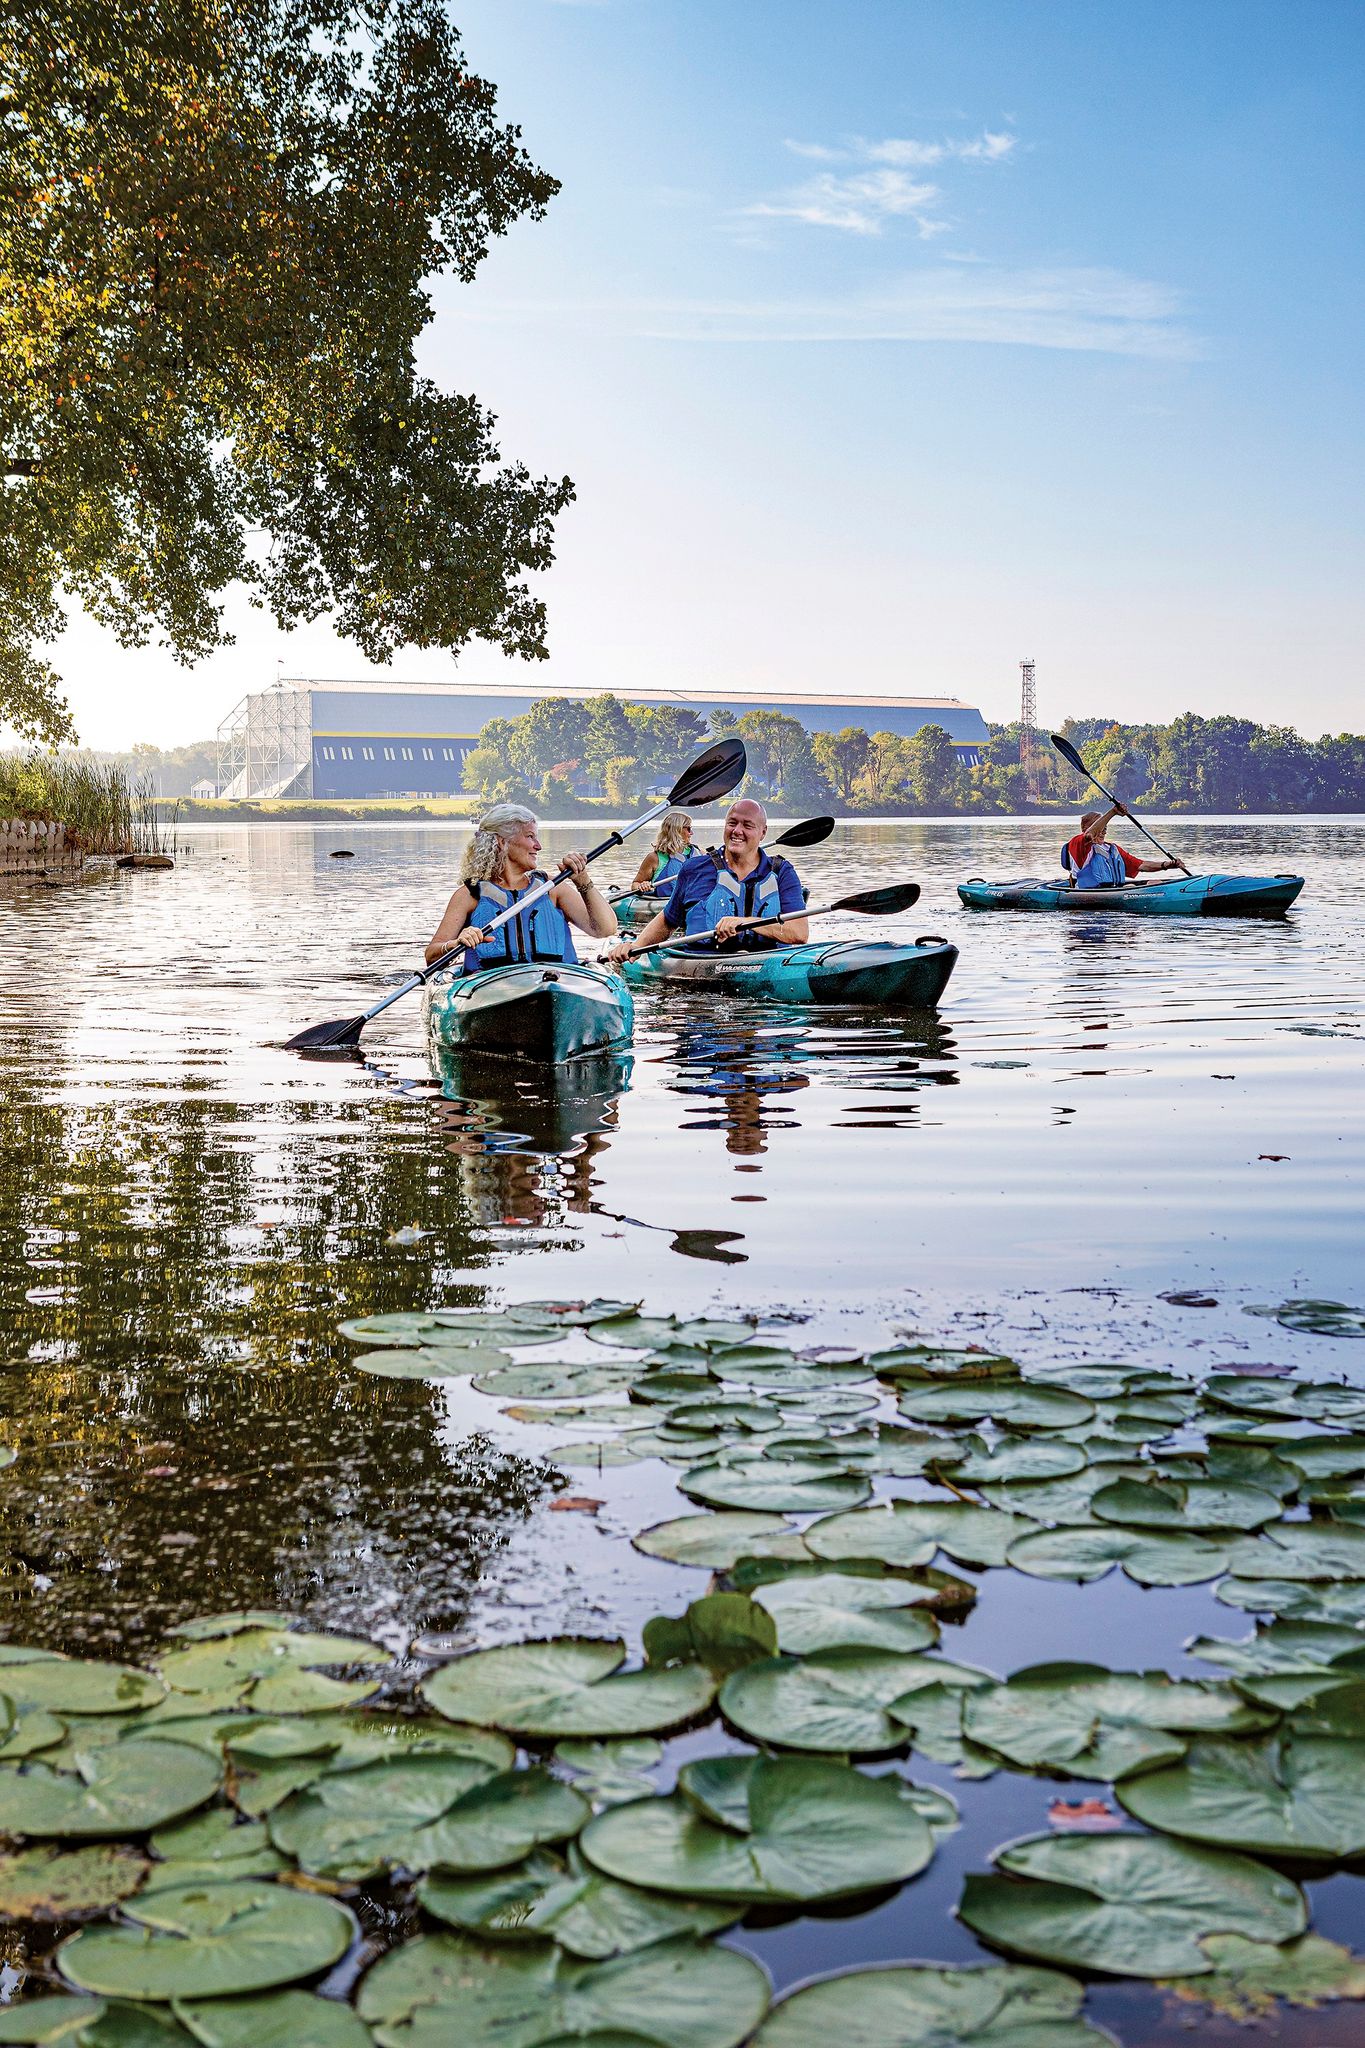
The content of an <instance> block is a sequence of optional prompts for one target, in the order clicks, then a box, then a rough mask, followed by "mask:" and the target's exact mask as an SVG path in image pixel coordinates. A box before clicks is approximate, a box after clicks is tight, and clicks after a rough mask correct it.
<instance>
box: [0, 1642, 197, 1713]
mask: <svg viewBox="0 0 1365 2048" xmlns="http://www.w3.org/2000/svg"><path fill="white" fill-rule="evenodd" d="M0 1693H3V1694H4V1696H5V1697H6V1698H7V1699H9V1700H10V1701H11V1702H12V1703H13V1704H14V1706H16V1707H19V1708H24V1707H41V1708H44V1709H45V1710H47V1711H48V1712H51V1713H58V1714H129V1713H133V1712H135V1711H136V1710H137V1709H138V1708H139V1707H152V1706H155V1705H156V1703H157V1701H158V1700H162V1699H164V1698H165V1696H166V1688H165V1686H164V1685H163V1684H162V1683H161V1681H160V1679H157V1678H153V1677H152V1675H151V1673H150V1672H148V1671H139V1670H137V1669H136V1668H135V1667H134V1666H133V1665H131V1664H101V1663H97V1662H95V1661H94V1660H93V1659H88V1658H84V1657H58V1656H55V1655H49V1654H48V1653H47V1652H46V1651H40V1652H38V1653H37V1654H36V1655H34V1656H31V1657H30V1656H25V1657H24V1658H22V1659H12V1658H6V1659H5V1660H4V1662H3V1664H2V1665H0Z"/></svg>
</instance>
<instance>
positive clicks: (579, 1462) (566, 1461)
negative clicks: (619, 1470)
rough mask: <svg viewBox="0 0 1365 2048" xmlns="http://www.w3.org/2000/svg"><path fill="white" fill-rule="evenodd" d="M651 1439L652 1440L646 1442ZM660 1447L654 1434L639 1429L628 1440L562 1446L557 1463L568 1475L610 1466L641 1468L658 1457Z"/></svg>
mask: <svg viewBox="0 0 1365 2048" xmlns="http://www.w3.org/2000/svg"><path fill="white" fill-rule="evenodd" d="M646 1438H648V1439H649V1441H646V1440H645V1439H646ZM659 1451H660V1446H659V1445H658V1443H657V1441H655V1440H654V1439H653V1434H652V1432H650V1431H643V1430H637V1431H636V1432H635V1433H634V1434H633V1435H632V1436H628V1437H603V1438H601V1439H600V1440H597V1441H594V1442H591V1443H579V1444H572V1443H570V1444H559V1445H557V1446H556V1447H555V1452H554V1461H555V1463H556V1465H558V1466H559V1467H560V1468H561V1469H562V1470H563V1471H565V1472H577V1471H583V1470H586V1471H589V1472H603V1471H605V1470H606V1469H607V1467H608V1466H610V1465H638V1464H639V1463H640V1462H641V1460H642V1459H644V1458H656V1457H658V1455H659Z"/></svg>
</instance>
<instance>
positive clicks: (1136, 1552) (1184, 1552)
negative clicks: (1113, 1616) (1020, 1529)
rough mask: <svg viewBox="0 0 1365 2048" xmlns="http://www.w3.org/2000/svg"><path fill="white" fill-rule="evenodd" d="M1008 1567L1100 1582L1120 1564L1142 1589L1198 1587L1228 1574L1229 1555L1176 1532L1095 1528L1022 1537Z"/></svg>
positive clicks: (1039, 1576) (1043, 1531) (1040, 1575)
mask: <svg viewBox="0 0 1365 2048" xmlns="http://www.w3.org/2000/svg"><path fill="white" fill-rule="evenodd" d="M1007 1562H1008V1563H1009V1564H1012V1565H1013V1566H1014V1567H1015V1569H1016V1570H1017V1571H1021V1572H1028V1573H1029V1575H1030V1576H1031V1577H1032V1578H1036V1579H1077V1580H1081V1581H1084V1580H1087V1579H1102V1578H1103V1577H1104V1575H1105V1573H1106V1572H1110V1571H1112V1570H1113V1569H1114V1567H1115V1565H1122V1567H1123V1569H1124V1571H1125V1572H1126V1573H1127V1574H1128V1577H1129V1578H1130V1579H1136V1581H1137V1583H1138V1584H1139V1585H1140V1586H1197V1585H1199V1584H1200V1583H1201V1582H1202V1581H1203V1580H1205V1579H1212V1578H1216V1577H1217V1575H1218V1573H1219V1572H1223V1571H1226V1570H1227V1564H1228V1551H1227V1546H1226V1545H1219V1544H1217V1543H1212V1542H1208V1541H1206V1540H1205V1539H1204V1538H1203V1537H1200V1536H1187V1535H1183V1534H1181V1533H1180V1532H1178V1531H1174V1530H1172V1531H1171V1532H1169V1533H1167V1534H1161V1535H1151V1534H1145V1533H1142V1532H1139V1531H1137V1530H1132V1529H1119V1528H1116V1527H1113V1526H1110V1527H1107V1528H1106V1527H1103V1526H1100V1525H1092V1526H1091V1527H1088V1528H1087V1527H1083V1526H1077V1527H1072V1528H1064V1529H1040V1530H1036V1531H1035V1532H1034V1533H1033V1534H1032V1535H1026V1536H1021V1537H1019V1538H1018V1540H1017V1541H1016V1542H1014V1543H1012V1544H1011V1545H1010V1547H1009V1553H1008V1557H1007Z"/></svg>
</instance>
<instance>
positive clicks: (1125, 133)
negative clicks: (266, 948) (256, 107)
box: [62, 0, 1365, 743]
mask: <svg viewBox="0 0 1365 2048" xmlns="http://www.w3.org/2000/svg"><path fill="white" fill-rule="evenodd" d="M455 12H456V18H457V20H458V21H459V22H460V24H461V27H462V30H463V32H464V36H465V42H466V47H467V50H468V54H469V56H470V59H471V61H472V63H473V64H474V65H475V67H476V68H477V69H479V70H480V71H482V72H483V73H484V74H485V75H486V76H488V77H490V78H492V79H493V80H495V81H496V82H497V84H498V87H499V90H500V97H501V106H502V110H503V112H504V114H505V115H506V116H507V117H508V118H510V119H513V120H516V121H518V122H519V123H520V124H521V126H522V128H523V130H524V134H525V139H526V142H527V145H528V147H529V148H530V149H531V151H532V153H533V154H534V155H535V156H536V157H537V159H538V160H539V161H540V162H541V163H542V164H544V165H545V166H546V167H547V168H548V169H550V170H552V171H553V172H554V173H555V174H556V175H557V176H558V177H559V178H560V179H561V180H562V181H563V187H564V189H563V191H562V193H561V195H560V197H559V198H558V199H557V200H556V201H555V202H554V204H553V206H552V208H551V210H550V213H549V215H548V216H547V218H546V219H545V220H544V221H543V222H541V223H538V224H536V223H529V222H526V223H522V224H521V225H519V226H518V227H517V228H516V229H515V230H514V231H513V233H512V235H511V236H510V237H508V238H507V239H506V240H505V241H504V242H502V243H500V244H499V245H498V246H497V247H496V248H495V250H494V251H493V253H492V254H491V255H490V257H489V259H488V261H487V263H486V264H485V266H484V268H483V270H482V272H481V273H480V276H479V278H478V280H477V282H476V283H475V284H474V285H472V286H470V287H461V286H456V285H454V284H450V283H446V282H438V283H437V284H436V286H435V288H434V303H435V307H436V317H435V319H434V321H433V324H432V327H431V328H430V330H429V331H428V334H427V336H426V338H425V341H424V344H423V355H424V362H425V366H426V367H427V368H428V369H430V370H431V372H432V373H433V374H435V375H437V376H438V377H439V378H440V379H441V380H442V381H443V382H445V383H447V384H449V385H452V386H455V387H457V388H462V389H467V390H473V391H474V392H476V393H477V394H478V395H479V397H480V398H481V399H482V400H483V401H484V402H485V403H486V404H488V405H490V406H491V407H492V408H493V409H494V410H495V411H496V412H497V413H498V415H499V419H500V426H501V432H502V435H503V440H504V446H505V448H506V450H507V451H508V452H509V453H511V454H515V455H518V456H521V457H522V458H524V459H525V460H526V461H527V462H528V463H529V464H530V465H531V466H532V468H533V469H536V470H543V471H546V472H550V473H553V474H560V473H562V472H564V471H567V472H568V473H569V474H571V475H572V476H573V477H574V479H575V481H576V483H577V485H578V490H579V497H578V502H577V504H576V505H575V506H574V507H573V508H571V510H570V511H569V512H568V513H567V514H566V515H565V517H564V519H563V521H562V523H561V528H560V544H559V552H558V561H557V563H556V566H555V568H554V569H553V570H552V571H551V572H550V573H549V574H548V576H547V577H545V578H544V579H543V589H544V594H545V596H546V598H547V601H548V603H549V606H550V614H551V659H550V661H549V662H548V663H545V664H540V665H536V666H535V667H534V668H533V669H532V670H531V671H530V679H531V680H533V681H535V682H538V683H545V684H554V683H556V682H560V683H573V684H584V683H586V684H593V685H596V686H600V687H604V688H612V689H616V690H619V691H628V690H629V688H630V686H631V685H632V683H635V684H645V683H649V684H652V685H655V686H659V685H664V686H670V687H677V688H686V687H687V686H688V685H689V684H692V685H697V686H703V687H713V688H714V687H719V686H722V685H724V686H726V687H734V688H735V689H736V690H741V689H743V688H745V687H746V686H747V687H750V688H789V689H793V690H806V691H817V690H818V691H821V692H826V691H829V690H831V689H847V690H858V689H872V690H877V691H882V692H899V691H907V692H928V693H936V694H938V693H941V694H954V695H960V696H963V697H965V698H967V699H969V700H972V701H974V702H977V703H979V704H980V705H981V706H982V708H983V709H984V710H985V712H986V714H987V716H988V717H992V718H1005V717H1008V716H1010V715H1012V713H1013V710H1014V707H1015V704H1016V701H1017V683H1018V667H1017V664H1018V660H1019V658H1020V656H1021V655H1033V656H1034V657H1035V658H1036V659H1037V661H1038V677H1039V696H1040V708H1041V710H1042V712H1043V715H1044V717H1045V718H1047V719H1058V718H1060V717H1061V716H1063V715H1065V714H1066V713H1067V712H1072V713H1076V714H1086V715H1091V714H1096V713H1099V712H1110V713H1112V714H1114V715H1116V716H1120V717H1127V718H1136V717H1141V716H1153V717H1163V718H1164V717H1170V716H1173V715H1175V714H1176V713H1178V712H1180V711H1182V710H1185V709H1195V710H1199V711H1203V712H1206V713H1215V712H1220V711H1235V712H1239V713H1245V714H1248V715H1251V716H1255V717H1260V718H1264V719H1283V720H1286V721H1290V722H1294V723H1297V724H1298V725H1299V726H1300V727H1301V728H1302V729H1304V730H1306V731H1308V732H1309V733H1312V734H1316V733H1318V732H1320V731H1323V730H1329V729H1330V730H1336V729H1340V728H1342V727H1345V726H1351V727H1354V728H1355V729H1360V727H1361V726H1362V724H1365V705H1363V703H1362V691H1361V687H1360V684H1361V658H1360V657H1361V645H1362V631H1361V626H1362V619H1361V612H1362V603H1361V591H1362V588H1365V579H1363V578H1362V562H1361V548H1360V526H1361V518H1360V514H1361V483H1360V479H1361V474H1362V462H1361V453H1362V451H1361V445H1360V444H1361V439H1362V435H1361V412H1360V400H1359V395H1358V393H1359V382H1360V378H1359V371H1360V354H1361V319H1360V316H1361V301H1362V286H1361V260H1360V259H1361V242H1360V222H1361V218H1362V210H1361V198H1362V193H1361V185H1362V177H1361V150H1360V131H1361V112H1362V105H1361V102H1362V90H1361V85H1362V53H1363V48H1365V10H1363V9H1362V8H1361V6H1360V5H1359V4H1354V0H1353V4H1340V0H1311V4H1309V5H1306V6H1298V7H1289V6H1285V5H1284V4H1283V0H1277V4H1273V5H1267V4H1263V0H1198V4H1197V5H1193V6H1192V5H1190V4H1189V0H1181V4H1174V0H840V4H839V5H834V4H829V0H819V4H817V0H464V4H458V5H457V6H456V9H455ZM237 617H238V623H239V629H240V634H241V639H240V644H239V646H238V647H237V648H236V649H234V650H232V651H231V652H229V653H226V654H224V655H222V656H219V657H217V658H216V659H215V660H213V661H212V662H209V663H205V664H203V665H202V666H201V667H200V668H199V669H198V670H196V671H195V672H193V673H192V674H187V673H186V672H184V671H181V670H179V669H177V668H176V667H175V665H174V664H173V663H170V662H169V661H167V660H166V659H165V658H164V657H163V656H161V655H159V654H158V653H156V652H155V651H151V650H149V651H148V652H145V653H142V654H139V655H134V656H128V655H121V654H119V653H118V652H117V651H116V650H111V648H110V646H109V643H108V642H107V641H105V640H104V639H103V638H102V637H101V636H99V635H97V634H96V633H95V632H94V631H93V629H91V628H89V627H88V626H86V625H84V624H79V625H77V626H76V627H75V628H74V629H73V631H72V633H71V634H70V635H68V639H67V643H66V646H65V647H64V648H63V651H62V659H63V663H64V666H65V670H66V674H67V676H68V680H69V685H70V692H71V696H72V699H73V703H74V704H75V705H76V708H77V711H78V715H79V717H80V722H81V726H82V731H83V734H84V736H85V737H86V738H88V739H90V740H92V741H97V742H105V743H111V742H117V741H126V740H131V739H133V738H135V737H138V736H144V735H145V736H148V737H155V738H159V739H162V740H163V741H170V740H173V739H185V738H190V737H195V736H198V735H200V734H202V733H204V732H206V731H209V730H211V729H212V727H213V726H214V725H215V724H216V723H217V721H218V718H219V717H220V716H221V714H222V713H223V712H224V711H225V710H226V709H227V708H228V706H229V705H230V704H231V702H232V701H233V700H234V699H235V698H236V697H237V696H239V695H240V694H241V693H242V691H243V690H245V689H247V688H251V687H257V686H259V684H260V682H261V681H262V680H263V679H265V678H268V677H269V676H271V675H273V673H274V671H275V664H276V662H277V661H279V662H282V663H283V667H284V672H285V673H286V674H296V673H304V674H309V673H311V674H319V675H322V674H330V675H346V676H361V675H364V674H366V673H372V672H373V673H378V672H377V671H369V670H368V669H367V667H366V664H365V663H364V662H363V661H362V660H361V659H360V658H359V656H358V655H357V654H355V653H354V652H352V651H350V650H349V649H348V648H347V647H346V646H345V645H344V644H342V643H340V642H338V641H336V640H335V639H334V638H333V637H332V636H331V635H330V634H329V633H327V632H326V631H325V630H324V629H321V628H319V629H316V630H311V631H307V632H302V633H298V634H295V635H293V636H284V635H281V634H279V633H277V632H275V631H274V629H273V628H272V627H270V626H269V625H268V624H266V623H264V622H263V621H261V620H260V619H259V616H258V615H255V614H252V613H250V612H249V611H248V610H247V609H246V608H245V607H242V608H241V609H240V612H239V613H238V614H237ZM455 672H458V673H460V674H462V675H464V676H467V677H469V678H470V679H479V680H485V679H486V680H492V679H495V678H502V679H507V680H511V681H514V680H518V679H519V678H520V677H521V676H522V675H524V674H525V673H526V672H525V671H524V670H521V669H519V667H518V666H517V665H514V664H511V663H508V662H507V661H506V660H505V659H504V658H503V657H502V656H501V655H499V654H497V653H495V652H493V651H492V650H487V649H475V650H472V651H471V652H470V653H468V654H467V655H465V656H464V657H463V658H462V660H461V662H460V664H459V666H458V671H455ZM389 673H391V674H392V675H395V676H402V677H417V678H421V679H427V680H439V679H441V678H442V677H445V676H448V675H450V674H451V673H452V668H451V664H450V663H449V661H448V659H447V658H445V657H440V656H434V655H430V654H427V655H420V656H418V655H414V656H411V657H408V658H403V657H400V658H399V659H398V660H396V661H395V663H394V665H393V668H392V670H391V671H389Z"/></svg>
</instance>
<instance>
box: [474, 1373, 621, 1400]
mask: <svg viewBox="0 0 1365 2048" xmlns="http://www.w3.org/2000/svg"><path fill="white" fill-rule="evenodd" d="M470 1385H471V1386H472V1387H473V1389H474V1391H475V1393H478V1394H496V1395H497V1396H498V1398H499V1400H503V1401H544V1400H548V1399H549V1398H550V1397H551V1396H558V1395H560V1394H573V1395H574V1396H575V1397H577V1398H578V1399H583V1398H585V1397H586V1396H587V1395H589V1394H607V1393H613V1392H616V1391H618V1390H619V1389H620V1388H622V1387H628V1386H629V1385H630V1374H629V1372H628V1371H626V1370H625V1369H623V1368H620V1367H613V1366H610V1365H603V1366H586V1365H505V1366H503V1367H502V1368H501V1370H499V1371H497V1372H481V1373H480V1374H479V1375H478V1377H477V1378H476V1379H473V1380H471V1381H470Z"/></svg>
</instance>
